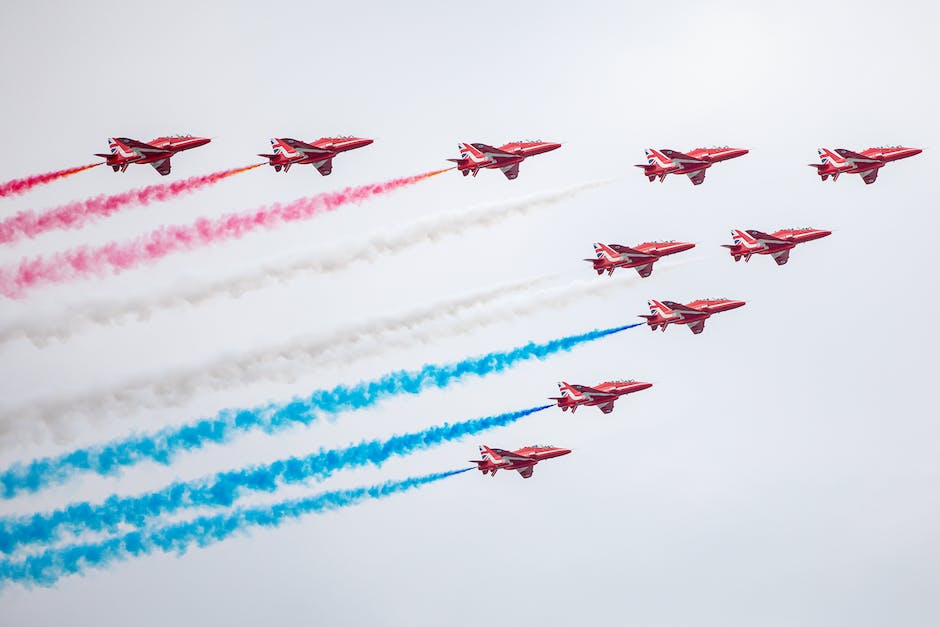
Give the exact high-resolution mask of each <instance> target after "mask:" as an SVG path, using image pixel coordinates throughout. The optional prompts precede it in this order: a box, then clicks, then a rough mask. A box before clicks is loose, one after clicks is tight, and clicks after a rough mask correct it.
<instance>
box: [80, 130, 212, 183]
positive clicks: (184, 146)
mask: <svg viewBox="0 0 940 627" xmlns="http://www.w3.org/2000/svg"><path fill="white" fill-rule="evenodd" d="M210 141H211V140H210V139H209V138H208V137H193V136H192V135H172V136H169V137H158V138H156V139H154V140H153V141H151V142H150V143H149V144H148V143H144V142H140V141H137V140H136V139H128V138H127V137H111V138H109V139H108V147H109V148H110V149H111V152H109V153H100V152H99V153H95V156H96V157H104V158H105V159H107V161H105V165H109V166H111V169H112V170H114V171H115V172H117V171H118V170H120V171H121V172H124V171H125V170H127V166H129V165H130V164H132V163H149V164H150V165H152V166H153V169H154V170H156V171H157V172H159V173H160V174H162V175H163V176H166V175H167V174H169V173H170V157H172V156H173V155H175V154H176V153H178V152H182V151H183V150H189V149H190V148H198V147H199V146H205V145H206V144H208V143H209V142H210Z"/></svg>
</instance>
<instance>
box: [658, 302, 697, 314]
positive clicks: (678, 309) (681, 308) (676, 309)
mask: <svg viewBox="0 0 940 627" xmlns="http://www.w3.org/2000/svg"><path fill="white" fill-rule="evenodd" d="M663 304H664V305H665V306H666V307H669V308H670V309H672V311H673V313H677V314H679V315H680V316H700V315H701V314H702V312H701V311H699V310H698V309H693V308H691V307H688V306H686V305H680V304H679V303H673V302H671V301H668V300H664V301H663Z"/></svg>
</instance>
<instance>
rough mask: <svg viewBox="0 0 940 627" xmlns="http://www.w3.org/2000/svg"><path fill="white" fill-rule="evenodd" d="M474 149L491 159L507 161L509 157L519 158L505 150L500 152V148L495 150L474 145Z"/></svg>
mask: <svg viewBox="0 0 940 627" xmlns="http://www.w3.org/2000/svg"><path fill="white" fill-rule="evenodd" d="M473 147H474V148H476V149H477V150H479V151H480V152H482V153H483V154H484V155H486V156H487V157H490V158H491V159H505V158H507V157H512V158H515V157H517V156H518V155H514V154H513V153H511V152H506V151H505V150H500V149H499V148H494V147H492V146H488V145H486V144H473Z"/></svg>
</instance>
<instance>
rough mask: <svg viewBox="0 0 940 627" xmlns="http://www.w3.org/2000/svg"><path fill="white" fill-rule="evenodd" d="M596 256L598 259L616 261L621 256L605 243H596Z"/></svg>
mask: <svg viewBox="0 0 940 627" xmlns="http://www.w3.org/2000/svg"><path fill="white" fill-rule="evenodd" d="M594 256H595V257H597V258H598V259H606V260H607V261H615V260H616V259H617V258H618V257H619V256H620V255H618V254H617V251H616V250H614V249H613V248H611V247H610V246H608V245H607V244H604V243H603V242H594Z"/></svg>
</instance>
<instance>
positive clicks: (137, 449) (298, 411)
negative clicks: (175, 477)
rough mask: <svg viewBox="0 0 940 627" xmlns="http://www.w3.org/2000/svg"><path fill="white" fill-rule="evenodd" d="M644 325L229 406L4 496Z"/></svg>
mask: <svg viewBox="0 0 940 627" xmlns="http://www.w3.org/2000/svg"><path fill="white" fill-rule="evenodd" d="M642 324H644V323H642V322H640V323H636V324H628V325H624V326H619V327H613V328H610V329H595V330H593V331H589V332H587V333H581V334H579V335H570V336H567V337H562V338H559V339H555V340H551V341H549V342H545V343H542V344H536V343H534V342H529V343H528V344H525V345H524V346H518V347H516V348H513V349H510V350H507V351H496V352H492V353H488V354H486V355H482V356H480V357H470V358H467V359H464V360H462V361H458V362H454V363H450V364H429V365H426V366H424V367H422V368H421V369H419V370H399V371H396V372H391V373H388V374H385V375H383V376H381V377H379V378H378V379H373V380H371V381H363V382H361V383H358V384H356V385H353V386H346V385H338V386H336V387H335V388H333V389H331V390H317V391H315V392H314V393H313V394H311V395H309V396H308V397H306V398H294V399H292V400H291V401H289V402H287V403H284V404H276V403H271V404H268V405H266V406H263V407H258V408H254V409H224V410H222V411H220V412H219V413H218V414H216V416H215V417H212V418H204V419H201V420H199V421H197V422H193V423H190V424H186V425H183V426H179V427H168V428H166V429H163V430H161V431H158V432H157V433H154V434H145V435H134V436H131V437H128V438H124V439H120V440H114V441H112V442H109V443H107V444H103V445H97V446H91V447H87V448H82V449H77V450H75V451H72V452H70V453H66V454H63V455H60V456H56V457H45V458H40V459H36V460H33V461H31V462H28V463H25V464H23V463H17V464H13V465H12V466H10V467H9V468H7V469H6V470H4V471H3V472H2V473H0V485H2V495H3V498H7V499H9V498H13V497H15V496H17V495H19V494H23V493H31V492H38V491H39V490H41V489H43V488H46V487H49V486H51V485H56V484H60V483H64V482H66V481H67V480H69V479H70V478H71V477H72V476H73V475H75V474H77V473H82V472H92V473H95V474H99V475H109V474H115V473H117V472H119V471H120V469H121V468H124V467H128V466H133V465H134V464H138V463H140V462H142V461H147V460H150V461H155V462H158V463H161V464H169V463H170V462H171V461H172V459H173V458H174V457H175V456H176V455H178V454H179V453H181V452H184V451H190V450H194V449H198V448H201V447H203V446H206V445H207V444H220V443H224V442H228V441H229V440H231V439H232V438H233V437H235V436H236V435H237V434H240V433H245V432H248V431H254V430H263V431H267V432H273V431H279V430H281V429H284V428H287V427H291V426H294V425H308V424H310V423H311V422H313V421H314V420H316V419H317V417H318V416H319V415H322V414H336V413H339V412H342V411H350V410H356V409H364V408H366V407H371V406H372V405H375V404H376V403H378V402H379V401H381V400H383V399H385V398H388V397H391V396H397V395H400V394H418V393H419V392H421V391H422V390H424V389H426V388H430V387H437V388H443V387H447V386H448V385H450V384H451V383H453V382H455V381H458V380H460V379H462V378H463V377H466V376H470V375H476V376H480V377H483V376H486V375H489V374H493V373H497V372H502V371H504V370H507V369H509V368H512V367H513V366H515V365H516V364H518V363H520V362H523V361H527V360H530V359H545V358H547V357H549V356H551V355H554V354H555V353H558V352H562V351H570V350H571V349H573V348H575V347H576V346H579V345H581V344H585V343H587V342H593V341H595V340H599V339H601V338H604V337H607V336H608V335H612V334H614V333H619V332H621V331H625V330H627V329H632V328H634V327H637V326H640V325H642Z"/></svg>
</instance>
